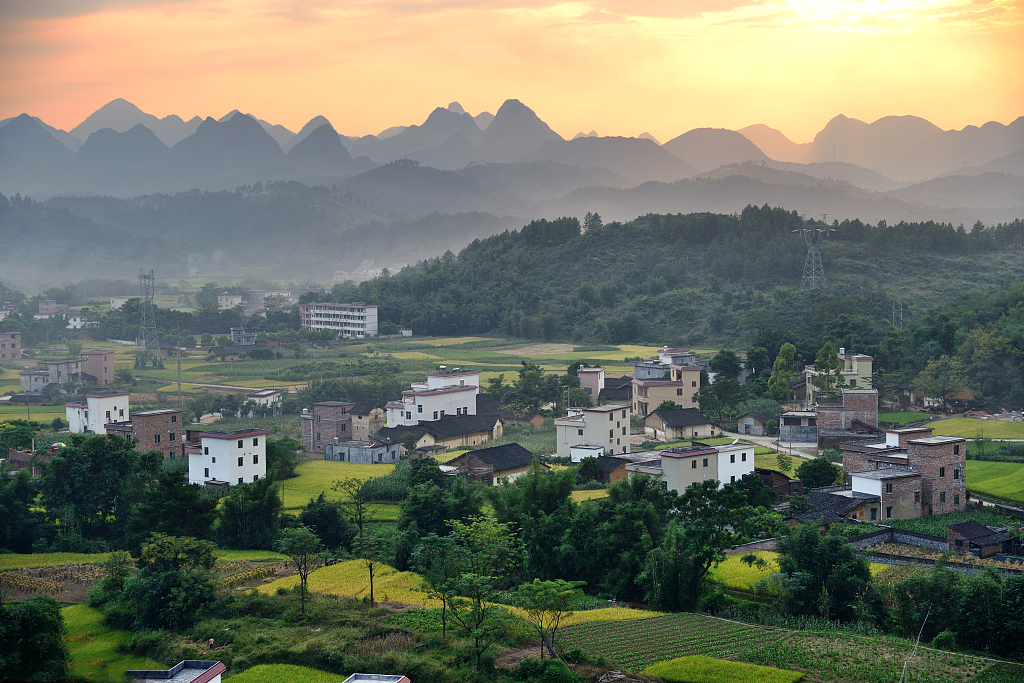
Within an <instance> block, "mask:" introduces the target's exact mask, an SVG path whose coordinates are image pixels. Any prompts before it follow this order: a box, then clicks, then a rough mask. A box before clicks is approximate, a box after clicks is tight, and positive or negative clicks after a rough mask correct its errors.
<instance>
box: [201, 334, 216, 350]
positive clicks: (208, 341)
mask: <svg viewBox="0 0 1024 683" xmlns="http://www.w3.org/2000/svg"><path fill="white" fill-rule="evenodd" d="M199 345H200V346H202V347H203V348H204V349H208V348H210V347H211V346H213V335H212V334H210V333H209V332H203V334H202V336H200V337H199Z"/></svg>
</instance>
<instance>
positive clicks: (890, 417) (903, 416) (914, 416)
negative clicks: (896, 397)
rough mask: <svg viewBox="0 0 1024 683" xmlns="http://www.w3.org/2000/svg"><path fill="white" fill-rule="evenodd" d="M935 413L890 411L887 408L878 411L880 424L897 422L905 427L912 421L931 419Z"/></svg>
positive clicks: (886, 424) (880, 425) (887, 424)
mask: <svg viewBox="0 0 1024 683" xmlns="http://www.w3.org/2000/svg"><path fill="white" fill-rule="evenodd" d="M933 417H935V415H933V414H932V413H916V412H910V413H890V412H888V411H886V410H880V411H878V426H879V427H882V426H883V425H885V426H886V427H887V426H889V425H891V424H892V423H893V422H895V423H896V424H897V425H898V426H900V427H903V426H905V425H908V424H910V423H911V422H921V421H922V420H930V419H932V418H933Z"/></svg>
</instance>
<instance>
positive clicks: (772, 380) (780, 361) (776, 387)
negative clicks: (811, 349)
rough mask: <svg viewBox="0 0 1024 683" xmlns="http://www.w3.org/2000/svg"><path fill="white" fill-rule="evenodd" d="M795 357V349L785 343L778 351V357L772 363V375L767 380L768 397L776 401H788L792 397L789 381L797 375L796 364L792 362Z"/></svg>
mask: <svg viewBox="0 0 1024 683" xmlns="http://www.w3.org/2000/svg"><path fill="white" fill-rule="evenodd" d="M795 357H796V347H795V346H793V345H792V344H789V343H786V344H783V345H782V348H780V349H779V355H778V356H776V357H775V362H774V363H772V374H771V376H770V377H769V378H768V395H769V396H771V397H772V398H773V399H775V400H776V401H788V400H789V398H790V396H792V395H793V390H792V389H791V388H790V386H789V380H790V378H792V377H796V375H797V368H796V364H795V363H794V362H793V359H794V358H795Z"/></svg>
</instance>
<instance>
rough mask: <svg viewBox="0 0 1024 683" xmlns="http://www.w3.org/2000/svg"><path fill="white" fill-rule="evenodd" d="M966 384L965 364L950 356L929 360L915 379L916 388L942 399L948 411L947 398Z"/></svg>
mask: <svg viewBox="0 0 1024 683" xmlns="http://www.w3.org/2000/svg"><path fill="white" fill-rule="evenodd" d="M965 386H966V383H965V382H964V371H963V365H962V364H961V363H960V361H959V360H958V359H956V358H951V357H949V356H940V357H939V358H937V359H935V360H930V361H928V364H927V365H926V366H925V367H924V369H923V370H922V371H921V372H920V373H918V375H917V378H916V379H915V380H914V388H915V389H917V390H918V391H920V392H922V393H923V394H924V395H925V396H928V397H930V398H934V399H938V400H940V401H942V409H943V412H946V411H948V404H947V400H948V399H949V398H950V397H952V396H953V395H955V394H957V393H959V392H960V391H961V390H962V389H963V388H964V387H965Z"/></svg>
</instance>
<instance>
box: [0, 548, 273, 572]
mask: <svg viewBox="0 0 1024 683" xmlns="http://www.w3.org/2000/svg"><path fill="white" fill-rule="evenodd" d="M214 554H215V555H216V556H217V559H218V560H221V561H224V562H230V561H233V560H251V561H254V560H286V559H288V558H287V557H285V556H284V555H282V554H281V553H275V552H272V551H270V550H217V551H215V552H214ZM108 557H110V553H33V554H31V555H18V554H16V553H5V554H0V571H6V570H8V569H25V568H27V567H51V566H53V565H59V564H99V563H100V562H104V561H106V559H107V558H108Z"/></svg>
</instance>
